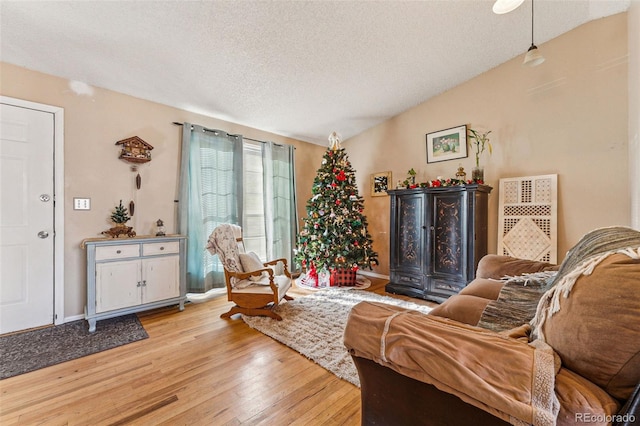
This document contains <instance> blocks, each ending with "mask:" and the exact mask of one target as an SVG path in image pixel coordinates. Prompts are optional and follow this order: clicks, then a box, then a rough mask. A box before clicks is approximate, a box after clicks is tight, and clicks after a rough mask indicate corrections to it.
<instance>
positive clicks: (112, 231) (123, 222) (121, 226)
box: [102, 200, 136, 238]
mask: <svg viewBox="0 0 640 426" xmlns="http://www.w3.org/2000/svg"><path fill="white" fill-rule="evenodd" d="M111 220H112V221H113V223H115V224H116V226H114V227H113V228H109V229H108V230H106V231H104V232H102V234H104V235H106V236H108V237H111V238H118V237H119V236H120V235H126V236H127V237H135V236H136V232H135V231H134V230H133V228H132V227H131V226H127V222H128V221H129V220H131V216H129V212H128V211H127V208H126V207H125V206H123V205H122V200H120V204H119V205H117V206H116V208H115V210H114V211H113V213H111Z"/></svg>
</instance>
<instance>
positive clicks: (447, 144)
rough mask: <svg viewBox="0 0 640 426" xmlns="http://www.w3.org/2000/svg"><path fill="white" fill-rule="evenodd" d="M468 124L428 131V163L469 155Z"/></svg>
mask: <svg viewBox="0 0 640 426" xmlns="http://www.w3.org/2000/svg"><path fill="white" fill-rule="evenodd" d="M468 155H469V154H468V151H467V126H466V125H464V126H458V127H452V128H450V129H445V130H439V131H437V132H433V133H427V163H437V162H438V161H447V160H456V159H458V158H465V157H467V156H468Z"/></svg>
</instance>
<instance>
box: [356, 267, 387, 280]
mask: <svg viewBox="0 0 640 426" xmlns="http://www.w3.org/2000/svg"><path fill="white" fill-rule="evenodd" d="M358 274H360V275H365V276H367V277H374V278H382V279H384V280H388V279H389V275H382V274H377V273H375V272H372V271H363V270H362V269H360V270H359V271H358Z"/></svg>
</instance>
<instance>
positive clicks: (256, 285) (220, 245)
mask: <svg viewBox="0 0 640 426" xmlns="http://www.w3.org/2000/svg"><path fill="white" fill-rule="evenodd" d="M207 250H208V251H209V252H210V253H211V254H212V255H215V254H217V255H218V257H219V258H220V260H221V262H222V266H223V267H224V277H225V282H226V286H227V298H228V300H229V301H231V302H234V303H235V306H233V307H232V308H231V309H230V310H229V312H225V313H224V314H222V315H220V318H229V317H231V316H232V315H234V314H244V315H251V316H268V317H271V318H274V319H276V320H278V321H280V320H282V317H280V315H278V314H277V313H275V312H273V308H274V307H276V306H277V305H278V304H279V303H280V301H281V300H282V299H286V300H293V298H292V297H290V296H287V294H286V293H287V291H288V290H289V289H290V288H291V274H290V272H289V270H288V268H287V260H286V259H284V258H282V259H275V260H271V261H269V262H266V263H262V262H261V261H260V259H259V258H258V256H257V255H256V254H255V253H246V252H245V249H244V243H243V241H242V228H240V227H239V226H237V225H231V224H223V225H220V226H218V227H216V228H215V229H214V230H213V232H212V233H211V235H210V236H209V241H208V242H207Z"/></svg>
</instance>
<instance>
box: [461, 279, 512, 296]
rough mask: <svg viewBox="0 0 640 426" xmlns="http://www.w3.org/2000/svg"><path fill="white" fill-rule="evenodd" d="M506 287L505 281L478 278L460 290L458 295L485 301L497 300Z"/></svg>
mask: <svg viewBox="0 0 640 426" xmlns="http://www.w3.org/2000/svg"><path fill="white" fill-rule="evenodd" d="M503 286H504V282H503V281H497V280H493V279H487V278H476V279H475V280H473V281H471V282H470V283H469V285H468V286H466V287H465V288H463V289H462V290H460V293H458V294H466V295H469V296H477V297H482V298H484V299H490V300H497V299H498V296H499V295H500V290H502V287H503Z"/></svg>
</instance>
